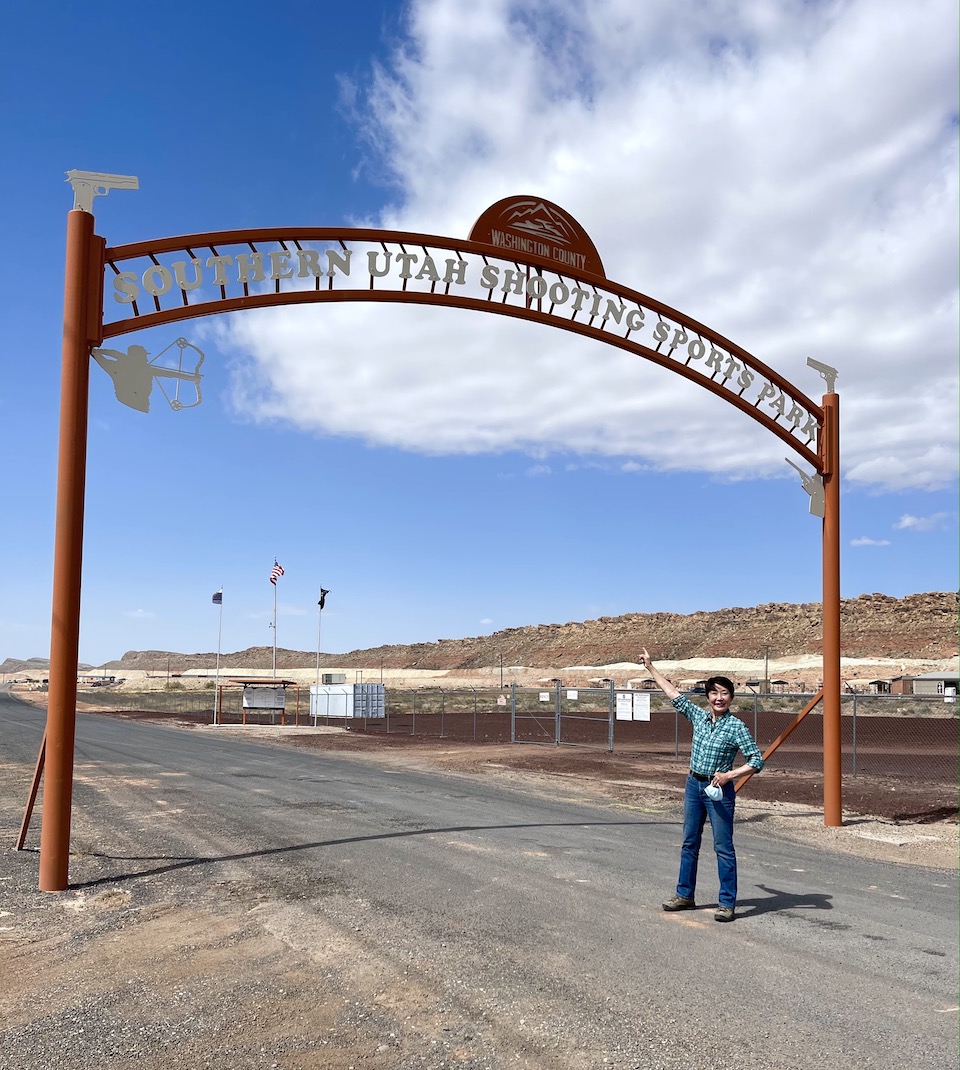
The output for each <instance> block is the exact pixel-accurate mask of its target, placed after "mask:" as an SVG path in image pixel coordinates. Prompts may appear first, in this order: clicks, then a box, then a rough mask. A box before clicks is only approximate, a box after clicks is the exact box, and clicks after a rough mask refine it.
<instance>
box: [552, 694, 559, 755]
mask: <svg viewBox="0 0 960 1070" xmlns="http://www.w3.org/2000/svg"><path fill="white" fill-rule="evenodd" d="M556 704H557V705H556V715H555V718H554V726H553V735H554V740H553V743H554V746H556V747H559V746H560V681H559V680H558V681H557V698H556Z"/></svg>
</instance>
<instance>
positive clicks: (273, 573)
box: [270, 558, 283, 587]
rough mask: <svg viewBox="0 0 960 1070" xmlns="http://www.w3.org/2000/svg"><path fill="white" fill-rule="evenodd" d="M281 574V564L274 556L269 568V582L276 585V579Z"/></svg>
mask: <svg viewBox="0 0 960 1070" xmlns="http://www.w3.org/2000/svg"><path fill="white" fill-rule="evenodd" d="M282 575H283V565H281V564H280V562H279V561H277V559H276V558H274V561H273V568H272V569H271V570H270V582H271V583H272V584H273V585H274V587H276V585H277V580H278V579H280V577H281V576H282Z"/></svg>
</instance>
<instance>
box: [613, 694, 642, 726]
mask: <svg viewBox="0 0 960 1070" xmlns="http://www.w3.org/2000/svg"><path fill="white" fill-rule="evenodd" d="M617 720H618V721H649V720H650V696H649V695H647V694H637V693H634V692H631V691H618V692H617Z"/></svg>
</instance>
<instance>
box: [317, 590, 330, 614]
mask: <svg viewBox="0 0 960 1070" xmlns="http://www.w3.org/2000/svg"><path fill="white" fill-rule="evenodd" d="M329 593H330V592H329V591H325V590H324V589H323V588H322V587H321V588H320V601H319V602H318V603H317V605H318V606H319V607H320V608H321V609H323V604H324V602H326V600H327V595H328V594H329Z"/></svg>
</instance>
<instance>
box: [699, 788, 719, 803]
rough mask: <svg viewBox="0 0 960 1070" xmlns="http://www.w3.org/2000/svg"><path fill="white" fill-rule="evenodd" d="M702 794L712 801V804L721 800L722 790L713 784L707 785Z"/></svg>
mask: <svg viewBox="0 0 960 1070" xmlns="http://www.w3.org/2000/svg"><path fill="white" fill-rule="evenodd" d="M703 794H704V795H706V797H707V798H708V799H713V801H714V802H719V801H720V800H721V799H722V798H723V788H718V787H717V786H716V785H715V784H708V785H707V786H706V787H705V788H704V789H703Z"/></svg>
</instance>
